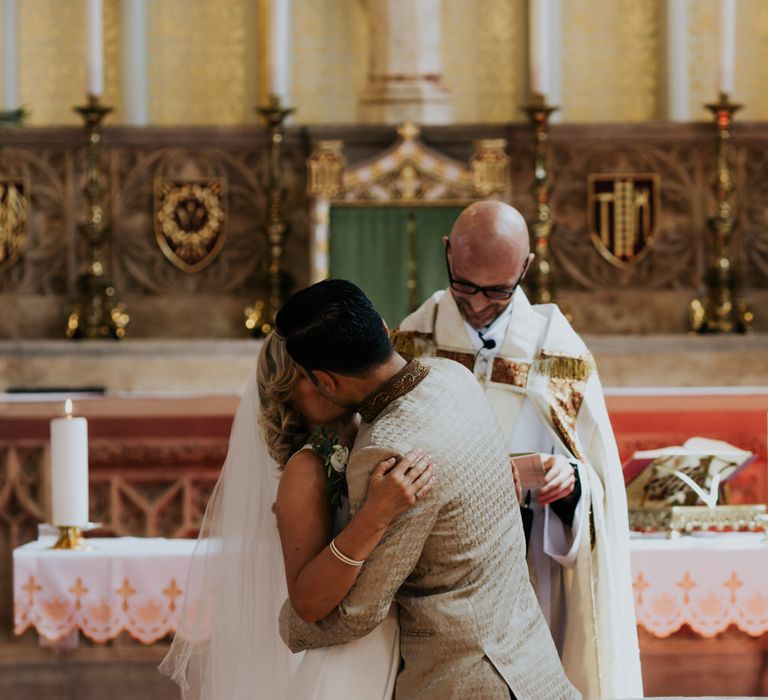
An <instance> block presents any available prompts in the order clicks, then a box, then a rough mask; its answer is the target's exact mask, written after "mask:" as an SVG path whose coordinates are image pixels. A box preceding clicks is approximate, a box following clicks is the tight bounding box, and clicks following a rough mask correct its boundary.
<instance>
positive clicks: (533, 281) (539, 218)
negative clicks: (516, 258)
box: [523, 93, 558, 304]
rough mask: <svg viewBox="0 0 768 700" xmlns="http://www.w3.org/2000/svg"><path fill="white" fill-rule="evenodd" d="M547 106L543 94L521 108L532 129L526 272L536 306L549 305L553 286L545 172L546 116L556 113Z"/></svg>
mask: <svg viewBox="0 0 768 700" xmlns="http://www.w3.org/2000/svg"><path fill="white" fill-rule="evenodd" d="M557 109H558V108H557V107H553V106H551V105H548V104H547V100H546V98H545V96H544V95H540V94H538V93H534V94H533V95H532V97H531V103H530V104H529V105H528V106H527V107H525V108H524V109H523V111H524V112H525V113H526V114H527V115H528V120H529V121H530V122H531V126H533V136H534V156H533V186H532V188H531V191H532V193H533V197H534V202H535V205H536V213H535V215H534V218H533V221H531V222H530V230H531V239H532V246H531V247H532V249H533V253H534V254H535V255H536V258H535V259H534V261H533V265H532V266H531V271H530V272H529V273H528V280H529V283H530V286H531V292H532V294H531V296H532V300H533V301H534V303H536V304H548V303H550V302H552V301H553V300H554V285H553V283H552V265H551V258H550V254H549V244H550V238H551V236H552V232H553V231H554V229H555V222H554V221H553V219H552V210H551V209H550V206H549V193H550V188H551V184H550V177H549V171H548V169H547V157H548V153H549V117H550V116H551V114H552V112H554V111H555V110H557Z"/></svg>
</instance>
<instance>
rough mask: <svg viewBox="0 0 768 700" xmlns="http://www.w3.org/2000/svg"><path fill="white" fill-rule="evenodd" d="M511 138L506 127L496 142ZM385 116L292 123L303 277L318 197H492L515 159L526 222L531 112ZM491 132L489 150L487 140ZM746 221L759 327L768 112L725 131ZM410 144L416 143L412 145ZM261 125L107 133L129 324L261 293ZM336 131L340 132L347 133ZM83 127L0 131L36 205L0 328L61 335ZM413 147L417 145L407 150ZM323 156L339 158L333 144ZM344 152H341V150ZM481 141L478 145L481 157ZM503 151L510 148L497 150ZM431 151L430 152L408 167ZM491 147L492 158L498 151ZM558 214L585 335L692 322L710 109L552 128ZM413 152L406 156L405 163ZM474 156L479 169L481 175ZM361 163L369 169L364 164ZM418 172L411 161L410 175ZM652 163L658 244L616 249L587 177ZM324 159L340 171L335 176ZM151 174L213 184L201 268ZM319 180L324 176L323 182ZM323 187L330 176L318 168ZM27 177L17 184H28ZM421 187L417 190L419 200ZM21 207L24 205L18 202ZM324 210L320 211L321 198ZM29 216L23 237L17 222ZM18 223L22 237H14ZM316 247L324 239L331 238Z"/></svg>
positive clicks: (767, 286) (740, 251)
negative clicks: (597, 220) (189, 265)
mask: <svg viewBox="0 0 768 700" xmlns="http://www.w3.org/2000/svg"><path fill="white" fill-rule="evenodd" d="M500 139H504V140H505V141H506V148H504V146H503V145H502V143H503V142H501V141H498V140H500ZM395 140H396V134H395V131H394V129H393V127H383V126H382V127H373V126H371V127H359V126H358V127H353V126H349V127H341V126H338V127H289V128H288V129H287V130H286V134H285V141H284V149H283V172H284V186H285V189H286V197H285V218H286V220H287V222H288V225H289V231H288V234H287V236H286V239H285V256H284V268H285V270H286V271H287V273H288V274H289V275H290V277H291V279H292V283H293V285H294V288H295V287H298V286H304V285H306V284H307V283H308V282H309V281H310V280H311V279H315V278H316V276H317V270H318V269H321V268H322V264H321V263H318V261H317V259H315V257H314V256H310V248H311V241H312V240H313V235H315V233H314V232H313V224H312V221H311V212H312V211H313V206H314V207H315V212H317V211H318V208H317V204H318V202H322V201H326V202H328V205H329V206H330V203H331V202H334V203H337V204H343V203H344V200H345V199H346V198H360V197H361V196H362V194H363V193H364V192H365V191H366V189H367V192H368V194H367V195H366V196H367V197H370V198H375V197H377V196H378V197H381V196H385V195H384V194H383V193H389V194H386V196H391V195H392V192H393V191H394V192H396V193H397V194H398V196H401V197H402V196H403V195H408V196H410V195H412V194H414V193H415V194H418V193H419V192H420V191H421V192H422V193H423V194H424V195H428V196H430V197H434V198H435V200H438V199H439V198H441V197H444V196H447V197H450V198H454V197H455V198H456V201H459V200H460V199H464V200H465V201H469V200H473V199H477V198H480V197H484V196H492V195H490V194H489V193H488V192H484V191H481V190H479V189H478V188H477V187H476V185H475V182H476V174H477V173H479V172H481V171H482V170H483V169H485V170H486V171H487V172H489V173H491V174H493V173H494V172H496V173H497V174H498V172H499V169H503V168H508V173H509V174H508V177H507V180H506V181H507V192H505V193H503V194H501V195H498V194H497V195H494V196H501V197H503V198H504V199H506V200H508V201H510V202H511V203H512V204H513V205H514V206H516V207H518V208H519V209H520V210H521V211H522V212H523V214H524V215H525V216H526V217H527V218H529V219H530V217H531V216H532V213H533V202H532V194H531V183H532V161H533V158H532V136H531V132H530V128H529V127H528V126H526V125H522V124H515V125H498V126H490V125H484V126H451V127H424V128H422V133H421V135H420V136H419V137H418V138H413V137H412V138H410V139H405V138H404V137H403V136H402V135H401V136H400V138H399V139H398V140H397V142H396V143H395V145H394V146H393V145H392V144H393V141H395ZM480 140H486V142H489V141H490V142H491V144H492V142H493V141H494V140H497V141H496V147H495V148H493V147H492V145H489V148H488V149H487V150H485V151H479V149H478V146H477V142H478V141H480ZM321 141H322V142H328V141H342V142H343V157H344V159H346V161H347V162H346V164H343V165H344V167H343V168H342V169H341V170H340V171H339V172H340V173H341V174H342V175H343V179H342V182H343V188H344V189H343V190H342V189H341V188H340V189H339V191H338V192H335V193H334V192H332V193H330V194H329V195H327V196H326V197H325V200H323V198H313V197H310V196H309V195H308V194H307V185H308V182H307V159H308V158H309V157H310V156H311V154H312V144H316V143H318V142H321ZM732 141H733V146H734V168H733V177H734V184H735V197H734V213H735V215H736V218H737V228H736V232H735V235H734V239H733V246H732V260H733V263H734V266H735V268H736V270H737V271H738V273H739V277H740V285H741V288H742V290H743V291H744V292H745V293H746V295H747V296H748V297H749V298H750V300H751V302H752V307H753V308H754V309H755V310H756V311H757V312H758V313H757V314H756V318H755V326H754V327H755V330H756V331H761V330H762V331H765V330H768V314H764V313H760V309H761V307H766V306H768V218H767V217H766V212H767V211H768V186H767V185H766V182H768V180H766V177H765V163H766V153H768V126H766V125H763V124H737V125H736V126H735V128H734V130H733V139H732ZM409 144H410V145H409ZM266 145H267V142H266V137H265V134H264V131H263V129H260V128H257V127H232V128H215V129H214V128H202V127H201V128H194V129H193V128H188V129H162V128H147V129H129V128H110V127H109V126H107V128H106V129H105V134H104V154H103V155H104V166H105V173H106V175H107V178H106V179H107V182H106V184H107V202H106V214H107V217H108V223H109V226H110V231H111V233H110V239H111V243H110V250H111V258H110V261H111V263H112V270H113V276H114V281H115V285H116V287H117V290H118V294H119V295H120V298H121V299H122V300H123V301H125V302H126V304H127V306H128V311H129V313H130V315H131V325H130V327H129V334H128V336H129V338H153V337H171V338H174V337H176V338H184V337H186V338H189V337H205V338H224V337H239V336H244V335H245V334H246V331H245V328H244V327H243V309H244V308H245V306H247V305H249V304H252V303H253V299H254V298H257V297H258V296H259V295H260V294H263V291H264V289H263V286H264V272H265V269H266V262H267V244H266V240H265V235H264V230H263V227H264V223H265V217H266V210H267V201H266V194H265V182H266V174H267V165H268V163H267V151H266ZM337 146H338V144H337ZM82 147H83V134H82V132H81V130H80V129H76V128H24V129H3V130H2V131H0V182H2V183H3V186H4V188H5V189H4V190H3V191H4V192H5V193H6V194H4V195H2V197H4V198H5V200H6V201H7V200H8V199H9V196H8V191H9V190H8V189H7V184H8V182H9V181H12V182H15V183H16V185H17V187H16V189H14V190H13V193H12V194H13V198H16V199H18V193H19V192H21V193H23V194H24V195H25V196H26V197H27V199H28V206H27V207H21V208H18V207H17V209H16V211H15V214H14V216H13V217H11V218H6V219H4V220H3V221H4V223H3V224H2V225H0V228H2V229H3V231H5V232H6V233H4V234H3V235H4V236H5V238H6V239H7V242H9V245H8V246H7V252H8V253H9V255H10V256H12V257H13V259H12V260H10V258H9V259H7V260H6V261H5V262H3V263H2V264H0V339H1V338H5V339H9V338H16V339H21V338H62V337H63V335H64V323H65V319H66V314H65V310H66V308H67V304H68V303H69V302H70V301H71V300H72V299H73V298H74V297H75V296H76V291H77V290H76V278H77V275H78V274H79V273H80V272H81V271H82V269H83V265H84V262H85V246H84V242H83V240H82V236H81V235H80V233H79V232H78V224H79V223H80V222H81V221H83V219H84V218H85V208H84V207H85V205H84V200H83V194H82V187H83V184H84V166H85V163H84V157H83V150H82ZM408 149H411V150H410V154H409V153H408ZM326 151H327V152H326V153H324V154H322V153H321V154H322V155H323V157H328V156H329V155H330V157H331V158H336V156H335V155H334V154H333V152H332V151H333V148H332V147H328V148H327V149H326ZM337 151H338V154H339V155H341V153H342V150H341V148H340V147H338V148H337ZM387 152H389V154H390V158H391V159H392V163H393V164H395V163H398V162H399V163H400V165H401V167H400V170H399V171H398V172H399V175H397V176H394V175H393V173H390V176H389V178H387V176H386V175H384V174H383V173H381V172H378V171H377V172H374V171H373V169H372V168H371V167H370V161H371V159H379V160H380V159H381V158H382V157H385V156H383V154H386V153H387ZM478 152H480V153H481V155H482V157H478V156H475V158H474V159H473V158H472V156H473V154H475V153H478ZM505 153H506V156H508V157H509V161H508V163H506V164H504V163H503V162H502V161H500V160H499V156H500V155H504V154H505ZM414 154H421V155H420V159H421V164H420V165H419V167H418V168H414V172H411V171H410V170H408V167H413V166H412V165H410V164H409V159H412V157H413V155H414ZM494 154H495V155H494ZM550 161H551V162H550V167H549V172H550V175H551V178H552V191H551V197H550V203H551V206H552V212H553V215H554V220H555V225H556V228H555V230H554V233H553V235H552V239H551V258H552V266H553V277H554V280H555V282H556V285H557V294H558V296H559V298H560V299H562V300H563V301H566V302H568V303H569V305H570V309H571V312H572V314H573V317H574V323H575V325H576V327H577V328H578V330H579V331H581V332H586V333H590V332H592V333H683V332H686V331H687V328H688V320H687V307H688V303H689V302H690V301H691V299H693V298H694V297H696V296H698V295H699V294H700V292H701V291H702V288H703V278H704V272H705V270H706V267H707V265H708V264H709V261H710V254H711V233H710V232H709V231H708V229H707V225H706V220H707V218H708V217H710V216H712V214H713V213H714V200H713V196H712V181H713V178H714V167H715V152H714V136H713V133H712V128H711V125H708V124H688V125H685V124H664V125H661V124H660V125H651V124H638V125H555V126H553V128H552V131H551V134H550ZM406 166H408V167H406ZM473 166H474V172H473ZM366 170H367V175H366V174H365V173H366ZM414 173H415V174H416V175H417V176H418V177H416V178H415V179H414V177H413V175H414ZM615 173H627V174H639V173H644V174H655V175H656V176H658V181H659V184H660V193H659V217H658V226H657V230H656V231H655V237H654V242H653V245H652V247H651V248H650V249H649V250H648V251H647V254H645V255H644V257H643V258H642V260H640V261H638V262H637V264H634V265H631V266H627V267H625V268H620V267H617V266H616V265H612V264H611V263H610V262H608V261H607V260H606V259H605V258H604V257H603V256H602V255H601V253H600V252H599V251H598V249H597V248H596V247H595V245H594V242H593V240H592V237H591V236H590V231H589V227H588V216H587V198H588V182H589V177H590V175H600V174H615ZM338 176H339V173H337V174H336V175H335V176H334V175H333V172H332V171H329V173H328V177H329V178H330V181H331V182H332V181H333V179H334V178H336V180H338ZM158 180H162V181H164V182H168V183H172V184H174V185H175V184H179V183H184V182H201V181H203V182H205V183H217V186H218V183H220V189H219V190H218V191H219V192H220V193H221V197H222V198H223V201H222V205H223V206H222V207H221V212H223V214H224V216H225V217H226V220H225V221H224V222H223V224H222V226H221V230H222V231H225V233H226V237H225V239H224V240H223V243H222V244H221V247H220V249H218V250H217V252H216V256H215V258H213V259H212V260H211V261H210V263H209V264H207V265H206V266H205V267H200V268H199V269H196V270H195V271H189V270H188V271H185V270H183V269H180V268H179V267H177V266H176V265H174V264H173V263H172V262H171V261H170V260H169V259H168V258H167V257H166V256H165V255H164V254H163V251H162V250H161V248H160V246H159V245H158V238H157V235H156V233H157V227H156V206H157V203H156V201H155V192H156V190H155V183H156V182H157V181H158ZM320 184H321V185H323V183H322V182H321V183H320ZM323 186H326V187H327V186H328V182H326V183H325V184H324V185H323ZM19 188H20V189H19ZM422 199H423V198H422ZM17 204H18V202H17ZM319 211H320V216H319V218H320V220H322V207H320V209H319ZM21 225H23V226H24V227H26V228H25V231H26V233H25V236H26V240H25V241H24V245H23V247H22V248H21V249H20V248H19V246H20V242H21V240H22V238H21V236H20V235H19V231H20V228H19V226H21ZM11 230H13V231H14V233H13V235H7V234H8V231H11ZM319 248H320V250H319V252H320V253H322V250H321V247H319Z"/></svg>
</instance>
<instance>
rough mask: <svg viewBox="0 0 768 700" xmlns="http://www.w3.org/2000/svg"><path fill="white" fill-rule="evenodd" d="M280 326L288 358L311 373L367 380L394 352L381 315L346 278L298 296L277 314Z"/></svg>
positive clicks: (297, 293)
mask: <svg viewBox="0 0 768 700" xmlns="http://www.w3.org/2000/svg"><path fill="white" fill-rule="evenodd" d="M275 327H276V329H277V332H278V333H279V334H280V335H281V336H283V338H285V347H286V349H287V350H288V354H289V355H290V356H291V357H292V358H293V360H294V362H296V363H298V364H299V365H301V366H302V367H303V368H304V369H306V370H313V369H323V370H326V371H330V372H338V373H339V374H346V375H350V376H365V375H366V374H368V373H369V372H370V371H371V370H373V369H374V368H375V367H377V366H378V365H380V364H382V363H383V362H386V361H387V360H388V359H389V358H390V357H391V356H392V353H393V352H394V349H393V348H392V343H391V342H390V340H389V335H388V334H387V331H386V328H385V327H384V321H383V320H382V318H381V316H380V315H379V312H378V311H376V309H375V308H374V307H373V304H371V300H370V299H369V298H368V297H367V296H365V294H364V293H363V291H362V290H361V289H360V288H359V287H357V286H355V285H354V284H352V282H347V281H346V280H323V281H322V282H318V283H317V284H313V285H312V286H311V287H307V288H306V289H302V290H301V291H298V292H296V293H295V294H294V295H293V296H292V297H291V298H290V299H288V301H287V302H285V305H284V306H283V308H282V309H280V311H279V312H278V314H277V318H276V319H275Z"/></svg>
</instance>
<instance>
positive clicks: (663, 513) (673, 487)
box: [623, 438, 766, 536]
mask: <svg viewBox="0 0 768 700" xmlns="http://www.w3.org/2000/svg"><path fill="white" fill-rule="evenodd" d="M754 459H755V455H754V454H753V453H751V452H748V451H746V450H740V449H739V448H737V447H734V446H733V445H729V444H727V443H724V442H721V441H718V440H709V439H706V438H691V439H690V440H688V441H687V442H686V443H685V445H683V446H681V447H668V448H662V449H660V450H649V451H645V452H636V453H635V454H634V455H633V456H632V458H631V459H630V460H628V461H627V462H626V463H625V464H624V466H623V469H624V474H625V479H626V480H627V505H628V506H629V523H630V528H631V529H632V530H640V531H643V532H666V533H667V534H668V535H670V536H676V535H679V534H682V533H690V532H694V531H703V530H715V531H718V530H720V531H722V530H737V531H740V530H751V531H755V530H757V531H759V530H762V529H763V522H762V520H761V516H762V515H763V514H764V513H765V512H766V506H765V505H764V504H756V505H731V504H727V503H725V502H724V501H725V500H727V495H728V482H729V480H730V479H732V478H733V477H734V476H736V475H737V474H738V473H739V472H740V471H741V470H742V469H744V468H746V467H747V466H748V465H749V464H751V463H752V462H753V461H754ZM721 499H722V501H723V502H722V503H720V502H719V501H721ZM702 504H703V505H702Z"/></svg>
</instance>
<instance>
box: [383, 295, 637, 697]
mask: <svg viewBox="0 0 768 700" xmlns="http://www.w3.org/2000/svg"><path fill="white" fill-rule="evenodd" d="M483 340H485V344H484V343H483ZM393 341H394V344H395V348H396V349H397V350H398V351H399V352H400V353H401V354H402V355H404V356H406V357H414V356H430V355H438V356H441V357H447V358H449V359H453V360H455V361H457V362H460V363H461V364H463V365H465V366H466V367H467V368H468V369H470V370H471V371H473V372H474V374H475V376H476V377H477V379H478V381H479V382H480V384H481V385H482V386H483V388H484V389H485V395H486V398H487V399H488V402H489V403H490V404H491V406H492V407H493V409H494V413H495V414H496V416H497V418H498V419H499V424H500V426H501V428H502V431H503V432H504V434H505V436H506V437H507V441H508V445H509V450H510V453H516V452H540V453H543V454H552V453H553V451H554V453H555V454H563V455H565V456H566V457H567V458H568V460H569V461H571V462H577V463H578V465H579V478H580V483H581V497H580V499H579V504H578V507H577V509H576V513H575V516H574V520H573V527H572V528H568V527H566V526H564V525H563V523H562V521H561V520H560V519H559V518H558V516H557V515H555V513H554V512H553V511H552V510H551V508H550V507H549V506H547V507H546V508H542V507H540V506H538V505H535V510H534V526H533V531H532V533H531V543H530V551H531V554H532V556H533V567H532V568H533V572H532V573H533V576H534V577H535V579H536V580H535V581H534V584H535V586H536V589H537V595H538V597H539V601H540V603H541V606H542V610H543V612H544V614H545V617H546V618H547V621H548V622H549V624H550V629H551V630H552V634H553V638H554V639H555V642H556V644H557V647H558V651H559V652H560V654H561V658H562V661H563V666H564V667H565V670H566V673H567V674H568V677H569V678H570V680H571V682H572V683H573V684H574V685H576V687H577V688H578V689H579V690H580V691H581V692H582V694H583V696H584V697H585V698H586V699H587V700H592V699H595V700H596V699H597V698H604V699H606V700H607V699H610V698H639V697H641V696H642V679H641V675H640V654H639V648H638V641H637V628H636V622H635V615H634V600H633V595H632V582H631V574H630V568H629V526H628V517H627V501H626V492H625V489H624V480H623V476H622V471H621V463H620V460H619V455H618V450H617V448H616V441H615V438H614V436H613V431H612V429H611V425H610V421H609V419H608V414H607V411H606V409H605V400H604V398H603V393H602V387H601V385H600V380H599V377H598V375H597V371H596V369H595V365H594V360H593V359H592V356H591V355H590V353H589V351H588V350H587V348H586V346H585V345H584V343H583V341H582V340H581V338H580V337H579V336H578V335H577V334H576V333H575V331H574V330H573V329H572V328H571V326H570V324H569V323H568V321H567V320H566V319H565V317H564V316H563V315H562V314H561V313H560V311H559V309H557V307H556V306H555V305H553V304H546V305H538V306H531V304H530V303H529V302H528V299H527V298H526V296H525V294H524V293H523V291H522V290H521V289H518V290H517V291H516V292H515V295H514V297H513V299H512V302H511V303H510V305H509V306H508V307H507V309H506V311H505V312H504V313H503V314H502V315H501V316H500V317H499V318H497V319H496V321H495V322H494V323H493V324H491V326H490V327H488V328H487V329H484V331H483V332H482V338H481V337H480V336H479V335H478V333H477V331H476V330H474V329H472V327H471V326H469V325H468V324H467V323H466V322H465V321H464V319H463V318H462V316H461V313H460V311H459V309H458V307H457V306H456V303H455V301H454V299H453V296H452V295H451V294H450V292H449V291H439V292H436V293H435V294H434V295H433V296H432V297H430V298H429V299H428V300H427V301H426V302H424V304H422V306H421V307H420V308H419V309H417V310H416V311H415V312H414V313H413V314H411V315H410V316H409V317H408V318H406V319H405V320H404V321H403V322H402V324H401V325H400V327H399V328H398V329H397V331H395V333H394V334H393ZM489 341H494V342H493V343H492V342H489ZM494 343H495V346H494V347H492V348H487V346H488V345H494ZM484 345H485V346H486V347H484ZM533 503H534V501H532V504H533Z"/></svg>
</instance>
